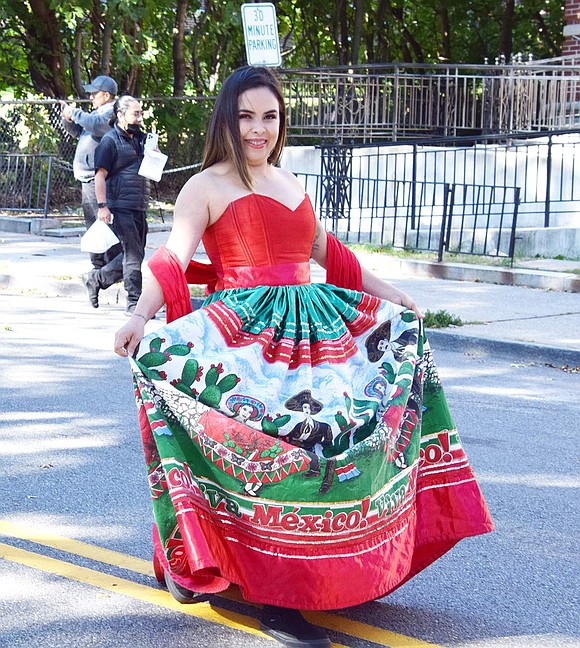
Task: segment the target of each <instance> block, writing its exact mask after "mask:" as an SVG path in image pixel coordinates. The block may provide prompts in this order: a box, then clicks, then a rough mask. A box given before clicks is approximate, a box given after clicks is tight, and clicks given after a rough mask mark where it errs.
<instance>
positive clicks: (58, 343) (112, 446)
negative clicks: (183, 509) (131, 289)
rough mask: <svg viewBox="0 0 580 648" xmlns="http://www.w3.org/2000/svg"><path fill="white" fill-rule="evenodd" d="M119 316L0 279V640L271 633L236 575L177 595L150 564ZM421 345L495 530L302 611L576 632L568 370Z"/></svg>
mask: <svg viewBox="0 0 580 648" xmlns="http://www.w3.org/2000/svg"><path fill="white" fill-rule="evenodd" d="M123 321H124V317H123V315H122V307H121V306H119V307H114V306H111V307H107V308H103V309H99V310H98V311H93V310H92V309H90V308H89V307H88V306H87V304H86V302H85V300H84V299H82V300H81V299H74V298H61V299H55V298H46V297H41V296H30V295H20V294H19V295H11V294H9V293H6V292H4V293H0V345H1V350H2V352H1V353H0V455H1V460H2V465H3V466H4V468H3V478H2V479H1V480H0V583H1V584H2V586H1V588H0V648H16V647H26V648H53V647H56V646H59V647H75V648H77V647H78V648H84V647H88V646H91V647H92V646H96V647H99V648H101V647H103V648H105V647H110V646H140V647H145V648H149V647H150V648H154V647H155V648H157V647H158V646H174V647H175V648H180V647H182V646H183V647H186V646H187V647H188V648H197V647H206V646H212V648H220V647H221V646H233V647H238V646H239V647H240V648H242V647H243V648H260V647H261V646H264V647H266V646H273V645H275V644H273V643H272V642H271V641H270V640H269V639H267V638H266V637H264V636H263V635H261V634H260V633H259V631H257V623H256V621H255V615H256V610H255V608H253V607H252V606H250V605H247V604H244V603H240V602H238V601H236V600H235V592H233V594H232V595H233V597H234V598H233V599H232V598H224V597H211V598H210V599H209V600H208V601H207V602H204V603H200V604H196V605H193V606H180V605H179V604H177V603H175V602H173V600H172V599H171V597H170V595H169V594H168V593H167V592H165V591H164V590H162V589H160V588H158V587H157V584H156V581H155V579H154V578H153V576H152V575H151V567H150V563H149V558H150V555H151V543H150V531H151V513H150V507H149V500H148V493H147V486H146V479H145V470H144V467H143V460H142V450H141V444H140V439H139V434H138V429H137V425H136V410H135V405H134V401H133V394H132V387H131V380H130V373H129V367H128V363H127V362H126V361H125V360H123V359H121V358H117V356H115V355H114V354H113V353H112V350H111V348H112V338H113V333H114V331H115V330H116V328H118V326H119V325H120V324H122V323H123ZM159 325H160V322H151V323H149V324H148V327H151V328H154V327H157V326H159ZM435 357H436V360H437V363H438V366H439V370H440V373H441V376H442V379H443V383H444V385H445V387H446V391H447V396H448V399H449V401H450V404H451V407H452V410H453V412H454V415H455V417H456V420H457V424H458V428H459V430H460V433H461V436H462V439H463V442H464V445H465V447H466V450H467V453H468V455H469V457H470V459H471V461H472V464H473V465H474V468H475V469H476V472H477V474H478V476H479V479H480V483H481V485H482V488H483V490H484V493H485V495H486V497H487V500H488V503H489V506H490V509H491V511H492V514H493V516H494V519H495V522H496V525H497V530H496V532H495V533H493V534H489V535H487V536H483V537H479V538H473V539H467V540H464V541H462V542H461V543H460V544H459V545H458V546H457V547H456V548H455V549H453V550H452V551H451V552H450V553H449V554H447V555H446V556H445V557H443V558H442V559H441V560H439V561H438V562H437V563H436V564H434V565H432V566H431V567H430V568H428V569H427V570H426V571H424V572H423V573H422V574H420V575H419V576H417V577H416V578H415V579H413V580H412V581H410V582H409V583H407V584H406V585H404V586H403V587H401V588H400V589H399V590H397V591H396V592H394V593H393V594H391V595H390V596H388V597H386V598H385V599H382V600H380V601H375V602H372V603H368V604H365V605H362V606H359V607H356V608H350V609H348V610H344V611H341V612H335V613H328V614H326V613H325V614H322V613H320V614H315V615H313V616H312V617H311V618H312V619H314V620H315V621H316V622H318V623H320V624H321V625H324V626H326V627H328V628H330V629H331V637H332V639H333V641H334V642H335V645H336V646H350V647H352V648H367V647H372V646H377V645H378V646H390V647H391V648H421V647H425V648H426V647H427V646H428V645H431V646H433V645H435V646H445V647H454V648H455V647H458V648H468V647H469V648H472V647H478V648H496V647H498V648H499V647H502V648H503V647H510V648H540V647H541V648H560V647H569V646H580V618H579V612H578V610H579V609H580V606H579V601H578V592H579V591H580V588H579V578H578V574H579V573H580V569H579V567H580V564H579V562H580V561H579V557H578V556H579V552H578V537H579V528H578V527H579V524H578V501H579V498H578V488H579V486H580V478H579V471H578V463H579V461H578V459H579V455H578V444H577V439H576V437H577V435H578V432H579V431H580V430H579V427H578V426H579V423H578V421H579V420H580V404H579V402H578V394H579V393H580V390H579V388H580V375H579V374H573V373H566V372H564V371H561V370H559V369H554V368H552V367H548V366H545V365H534V364H529V363H524V364H520V363H518V362H517V361H516V360H515V359H514V360H510V359H506V358H489V357H487V358H486V357H481V356H469V355H465V354H460V353H456V352H446V351H443V350H438V349H437V348H436V349H435ZM107 550H108V551H107ZM111 551H112V552H116V553H110V552H111ZM321 587H324V583H321Z"/></svg>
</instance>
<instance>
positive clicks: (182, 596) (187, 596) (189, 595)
mask: <svg viewBox="0 0 580 648" xmlns="http://www.w3.org/2000/svg"><path fill="white" fill-rule="evenodd" d="M165 585H166V586H167V590H168V591H169V593H170V594H171V596H173V598H174V599H175V600H176V601H178V602H179V603H184V604H186V603H195V602H196V601H198V600H199V599H200V598H201V597H202V596H203V594H198V593H197V592H192V591H191V590H188V589H186V588H185V587H182V586H181V585H178V584H177V583H176V582H175V581H174V580H173V578H171V576H170V575H169V574H168V573H167V572H165Z"/></svg>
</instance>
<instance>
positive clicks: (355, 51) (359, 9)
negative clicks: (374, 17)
mask: <svg viewBox="0 0 580 648" xmlns="http://www.w3.org/2000/svg"><path fill="white" fill-rule="evenodd" d="M364 4H365V3H364V0H355V3H354V32H353V35H352V55H351V62H352V64H353V65H358V63H359V60H360V44H361V40H362V29H363V17H364Z"/></svg>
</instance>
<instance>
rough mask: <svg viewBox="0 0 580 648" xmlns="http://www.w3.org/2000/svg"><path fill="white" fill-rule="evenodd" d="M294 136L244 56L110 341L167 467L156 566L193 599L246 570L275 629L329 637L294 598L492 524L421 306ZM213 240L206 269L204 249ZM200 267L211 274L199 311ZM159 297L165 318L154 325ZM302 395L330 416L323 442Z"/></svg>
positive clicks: (316, 605)
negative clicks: (323, 211)
mask: <svg viewBox="0 0 580 648" xmlns="http://www.w3.org/2000/svg"><path fill="white" fill-rule="evenodd" d="M285 136H286V114H285V107H284V101H283V98H282V93H281V88H280V85H279V83H278V81H277V79H276V77H275V76H274V74H273V73H272V72H271V71H269V70H268V69H266V68H253V67H244V68H240V69H238V70H236V71H235V72H234V73H233V74H232V75H230V77H228V79H227V80H226V81H225V83H224V85H223V87H222V90H221V92H220V94H219V96H218V99H217V101H216V105H215V108H214V111H213V114H212V118H211V121H210V125H209V128H208V135H207V141H206V148H205V153H204V161H203V165H202V171H201V172H200V173H198V174H197V175H195V176H193V177H192V178H190V180H188V182H187V183H186V184H185V185H184V187H183V189H182V190H181V192H180V194H179V196H178V198H177V201H176V205H175V212H174V221H173V228H172V231H171V234H170V236H169V238H168V241H167V244H166V246H164V247H162V248H160V249H159V250H158V251H157V252H156V253H155V254H154V256H153V257H152V259H151V261H150V263H149V267H150V269H151V274H152V276H151V277H149V278H148V280H147V282H146V284H145V287H144V290H143V294H142V295H141V298H140V299H139V302H138V304H137V307H136V309H135V312H134V313H133V316H132V317H131V319H130V320H129V322H128V323H127V324H126V325H125V326H123V328H121V329H120V330H119V331H118V332H117V334H116V338H115V351H116V352H117V353H118V354H119V355H122V356H129V357H130V358H131V364H132V368H133V372H134V377H135V387H136V397H137V404H138V406H139V421H140V427H141V433H142V436H143V441H144V446H145V450H146V458H147V464H148V466H149V470H150V475H151V476H152V477H151V479H150V481H152V482H155V488H154V489H153V488H152V499H153V509H154V515H155V521H156V526H155V531H154V548H155V564H156V573H157V574H158V578H159V579H160V580H164V581H165V583H166V584H167V586H168V588H169V590H170V591H171V593H172V594H173V595H174V596H176V598H177V599H178V600H180V601H181V602H184V603H189V602H193V601H194V600H195V599H196V593H197V592H206V593H212V592H218V591H220V590H223V589H225V588H226V587H228V586H229V585H230V584H231V583H235V584H236V585H238V586H239V587H240V589H241V591H242V594H243V595H244V596H245V597H246V599H247V600H250V601H254V602H257V603H262V604H263V606H264V607H263V611H262V615H261V628H262V629H263V631H264V632H266V633H267V634H268V635H270V636H271V637H273V638H275V639H277V640H279V641H280V642H282V643H283V644H285V645H288V646H309V647H322V646H329V645H330V642H329V640H328V638H327V637H326V636H325V635H324V633H322V631H321V630H320V629H319V628H317V627H315V626H312V625H311V624H309V623H307V622H306V621H305V619H304V618H303V617H302V615H301V614H300V613H299V611H298V610H300V609H319V610H324V609H333V608H340V607H347V606H349V605H356V604H359V603H363V602H365V601H369V600H372V599H374V598H378V597H380V596H384V595H386V594H387V593H388V592H390V591H392V590H393V589H394V588H395V587H398V586H399V585H401V584H402V583H403V582H405V581H406V580H408V579H409V578H411V577H412V576H413V575H415V574H416V573H417V572H418V571H420V570H421V569H423V568H425V567H426V566H427V565H429V564H430V563H432V562H433V561H434V560H436V559H437V558H438V557H440V556H441V555H443V553H445V552H446V551H448V550H449V549H450V548H451V547H452V546H453V545H454V544H455V543H456V542H458V541H459V540H460V539H461V538H464V537H467V536H472V535H477V534H480V533H486V532H488V531H491V530H492V528H493V524H492V521H491V518H490V516H489V513H488V511H487V508H486V505H485V502H484V500H483V497H482V495H481V492H480V490H479V486H478V484H477V482H476V480H475V477H474V475H473V472H472V470H471V468H470V466H469V462H468V461H467V458H466V456H465V453H464V452H463V449H462V447H461V442H460V440H459V435H458V434H457V430H456V429H455V426H454V424H453V421H452V418H451V415H450V413H449V411H448V408H447V406H446V402H445V397H444V394H443V392H442V388H441V385H440V383H439V380H438V378H437V372H436V369H435V365H434V363H433V360H432V357H431V353H430V349H429V345H428V341H427V339H426V337H425V335H424V331H423V330H422V324H421V318H422V314H421V312H420V310H419V308H418V307H417V305H416V304H415V302H414V301H413V299H412V298H411V297H409V295H407V294H406V293H404V292H402V291H400V290H398V289H396V288H395V287H393V286H392V285H390V284H388V283H386V282H384V281H382V280H380V279H379V278H378V277H376V276H374V275H373V274H372V273H370V272H369V271H367V270H366V269H364V268H362V267H361V266H360V265H359V263H358V261H357V260H356V258H355V257H354V255H353V254H352V253H351V252H350V251H349V250H348V249H347V248H346V247H344V246H343V245H342V244H341V243H339V242H338V241H337V239H336V238H334V237H333V236H331V235H329V234H327V233H326V232H325V231H324V229H323V227H322V225H321V223H320V221H319V220H318V219H317V218H316V216H315V214H314V211H313V209H312V206H311V204H310V200H309V198H308V196H307V195H305V192H304V188H303V186H302V185H301V183H300V182H299V181H298V179H297V178H296V177H295V176H294V175H293V174H292V173H290V172H288V171H286V170H284V169H282V168H279V167H277V166H276V164H277V163H278V161H279V159H280V156H281V153H282V150H283V147H284V142H285ZM202 239H203V243H204V247H205V250H206V252H207V254H208V256H209V258H210V260H211V262H212V266H211V267H207V266H206V267H201V266H200V264H195V263H193V262H191V259H192V257H193V254H194V252H195V250H196V248H197V246H198V245H199V243H200V241H201V240H202ZM311 259H313V260H314V261H316V262H317V263H318V264H320V265H321V266H322V267H325V268H326V270H327V283H326V284H312V283H311V282H310V260H311ZM188 282H189V283H206V284H207V285H208V290H207V292H208V297H207V299H206V301H205V303H204V305H203V307H202V308H201V309H199V310H198V311H196V312H195V313H191V303H190V299H189V291H188V287H187V283H188ZM164 303H166V305H167V319H168V324H167V325H166V326H164V327H163V328H161V329H160V330H158V331H156V332H154V333H151V334H149V335H148V336H146V337H144V326H145V323H146V322H147V321H148V320H149V319H151V318H152V317H153V316H154V315H155V313H156V312H157V311H158V310H159V309H160V308H161V306H162V305H163V304H164ZM375 338H377V340H379V341H378V342H376V341H375ZM379 338H380V339H379ZM375 346H376V350H375ZM371 349H373V351H372V352H371ZM378 385H380V386H381V389H380V390H379V389H378V388H377V386H378ZM234 390H235V393H231V392H233V391H234ZM300 394H308V397H309V399H310V400H309V402H311V403H315V404H316V408H315V409H316V418H315V422H316V427H317V429H318V428H319V429H320V430H324V434H323V435H319V437H320V438H319V437H316V440H315V441H313V443H310V442H309V439H310V437H311V436H312V429H313V426H314V425H315V424H314V423H313V421H314V419H312V417H310V418H308V417H306V418H307V421H308V423H309V425H305V413H304V411H303V408H302V407H298V405H297V402H296V398H297V395H300ZM234 402H235V403H236V407H235V409H234ZM243 402H245V403H246V405H248V404H250V403H253V409H252V408H250V407H248V408H247V411H244V412H243V413H242V412H240V411H239V410H240V408H241V403H243ZM256 403H259V404H260V405H259V407H258V406H256ZM311 409H312V408H311ZM236 410H237V412H236ZM232 412H234V413H235V416H232ZM311 413H313V411H311ZM240 414H242V416H240ZM244 417H245V420H239V419H240V418H244ZM311 419H312V420H311ZM312 438H313V439H314V437H312ZM160 466H162V468H163V472H164V475H165V479H159V471H160V468H159V467H160ZM320 475H323V476H324V481H323V483H322V484H321V483H320V481H321V477H319V476H320ZM153 477H154V479H153ZM317 477H318V478H317Z"/></svg>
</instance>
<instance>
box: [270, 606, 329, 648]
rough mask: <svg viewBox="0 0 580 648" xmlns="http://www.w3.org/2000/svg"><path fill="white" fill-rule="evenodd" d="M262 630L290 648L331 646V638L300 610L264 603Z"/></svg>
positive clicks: (324, 647) (327, 647)
mask: <svg viewBox="0 0 580 648" xmlns="http://www.w3.org/2000/svg"><path fill="white" fill-rule="evenodd" d="M260 630H262V632H264V633H265V634H267V635H268V636H269V637H272V639H275V640H276V641H279V642H280V643H281V644H283V645H284V646H288V647H289V648H329V647H330V639H329V638H328V637H327V636H326V634H325V633H324V632H323V631H322V630H321V629H320V628H317V627H316V626H315V625H312V624H311V623H308V621H306V619H305V618H304V617H303V616H302V615H301V614H300V612H299V611H298V610H291V609H289V608H282V607H276V606H275V605H264V607H263V609H262V615H261V616H260Z"/></svg>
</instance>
